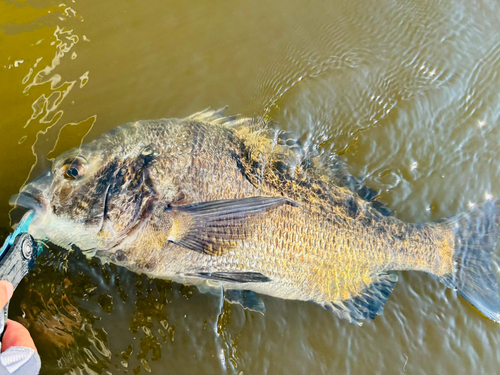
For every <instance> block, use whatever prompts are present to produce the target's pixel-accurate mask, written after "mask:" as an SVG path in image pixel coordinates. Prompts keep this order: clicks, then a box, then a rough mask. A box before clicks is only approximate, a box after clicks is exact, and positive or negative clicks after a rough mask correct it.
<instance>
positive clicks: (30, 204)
mask: <svg viewBox="0 0 500 375" xmlns="http://www.w3.org/2000/svg"><path fill="white" fill-rule="evenodd" d="M9 204H10V205H11V206H17V207H23V208H27V209H28V210H33V211H35V212H41V211H43V209H44V208H45V207H46V205H47V203H46V200H45V199H44V198H42V197H41V195H37V196H34V195H32V194H30V193H28V192H25V191H22V192H21V193H19V194H15V195H13V196H12V197H10V199H9Z"/></svg>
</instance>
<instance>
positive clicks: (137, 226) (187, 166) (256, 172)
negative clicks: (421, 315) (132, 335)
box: [13, 110, 500, 324]
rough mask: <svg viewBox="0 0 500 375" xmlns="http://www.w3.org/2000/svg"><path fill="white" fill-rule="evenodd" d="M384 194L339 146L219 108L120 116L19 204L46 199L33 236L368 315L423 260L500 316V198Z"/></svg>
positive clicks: (355, 317) (158, 272) (357, 317)
mask: <svg viewBox="0 0 500 375" xmlns="http://www.w3.org/2000/svg"><path fill="white" fill-rule="evenodd" d="M372 199H373V193H372V191H370V190H369V189H368V188H366V187H365V186H363V184H362V183H360V182H359V181H358V180H356V179H355V178H353V177H352V176H350V175H349V174H348V173H347V171H346V169H345V166H344V165H343V164H342V163H341V162H340V161H338V160H337V159H336V158H335V157H334V156H321V155H318V153H315V152H312V151H309V150H307V149H306V148H305V147H302V146H301V145H300V143H299V142H298V141H296V140H295V139H293V138H290V136H289V135H288V133H286V132H280V131H277V130H273V129H272V128H271V127H269V125H268V124H263V123H259V122H258V121H255V120H251V119H246V118H242V119H237V118H234V117H225V116H224V114H223V111H222V110H219V111H202V112H199V113H196V114H194V115H191V116H189V117H187V118H184V119H162V120H149V121H139V122H135V123H129V124H125V125H123V126H121V127H118V128H116V129H114V130H113V131H111V132H109V133H107V134H104V135H102V136H101V137H99V138H97V139H95V140H94V141H92V142H90V143H88V144H85V145H83V146H81V147H79V148H76V149H73V150H70V151H68V152H66V153H64V154H62V155H60V156H59V157H58V158H57V159H56V160H55V161H54V163H53V166H52V168H51V170H49V171H47V172H46V173H45V174H43V175H41V176H40V177H39V178H37V179H36V180H34V181H33V182H32V183H30V184H28V185H27V186H25V187H24V188H23V189H22V190H21V193H20V194H19V195H18V196H16V197H15V198H14V199H13V204H18V205H21V206H26V207H28V208H33V209H35V210H36V212H37V215H36V216H35V218H34V220H33V222H32V225H31V226H30V231H31V234H32V235H33V236H34V237H35V238H37V239H39V240H42V241H49V242H52V243H54V244H56V245H59V246H61V247H64V248H68V249H69V248H71V247H72V246H77V247H78V248H80V249H82V250H83V251H86V252H87V253H88V254H90V255H96V256H98V257H100V258H101V259H103V260H105V261H110V262H113V263H115V264H118V265H121V266H124V267H127V268H129V269H131V270H133V271H135V272H138V273H146V274H148V275H150V276H152V277H157V278H166V279H170V280H174V281H177V282H181V283H186V284H199V283H201V282H203V281H206V280H208V281H210V282H212V283H216V284H217V285H222V286H223V288H224V289H225V290H229V291H234V290H245V291H253V292H257V293H262V294H266V295H270V296H274V297H278V298H283V299H295V300H303V301H314V302H316V303H318V304H320V305H322V306H324V307H326V308H328V309H330V310H332V311H334V312H335V313H336V314H337V315H338V316H339V317H341V318H342V319H345V320H347V321H349V322H352V323H358V324H360V323H361V322H362V321H363V320H365V319H367V318H373V317H375V316H376V315H377V314H380V313H381V311H382V308H383V305H384V303H385V301H386V299H387V297H388V296H389V294H390V293H391V291H392V289H393V288H394V285H395V283H396V281H397V277H396V275H394V274H392V273H391V271H402V270H404V271H410V270H415V271H424V272H427V273H429V274H431V275H433V276H435V277H437V278H439V279H440V280H441V281H442V282H443V283H445V285H447V286H448V287H451V288H453V289H456V290H458V292H459V294H461V295H462V296H463V297H464V298H465V299H467V300H468V301H469V302H470V303H472V304H473V305H474V306H476V307H477V308H478V309H479V310H480V311H481V312H482V313H483V314H484V315H486V316H487V317H489V318H490V319H492V320H495V321H499V320H500V318H499V316H500V315H499V312H500V299H499V297H498V284H497V282H496V279H494V276H493V274H492V272H491V266H490V257H491V252H492V251H493V249H494V248H495V246H496V239H497V232H498V223H497V201H493V200H492V201H489V202H486V203H485V204H484V205H483V206H481V207H478V208H476V209H475V210H473V211H471V212H469V213H466V214H462V215H457V216H456V217H452V218H449V219H445V220H442V221H440V222H433V223H426V224H412V223H406V222H403V221H401V220H399V219H397V218H396V217H394V216H392V215H389V210H388V209H387V208H386V207H385V206H384V205H382V204H381V203H379V202H378V201H376V200H372ZM370 200H371V201H370ZM478 274H481V276H478ZM484 286H487V287H488V290H484V288H483V287H484ZM243 304H245V301H244V300H243ZM254 305H255V303H254Z"/></svg>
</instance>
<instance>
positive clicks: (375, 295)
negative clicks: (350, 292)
mask: <svg viewBox="0 0 500 375" xmlns="http://www.w3.org/2000/svg"><path fill="white" fill-rule="evenodd" d="M397 281H398V277H397V276H396V275H394V274H389V273H383V274H379V275H378V276H377V280H375V281H374V282H372V283H371V284H369V285H368V286H367V288H366V289H365V290H364V291H363V292H362V293H361V294H359V295H358V296H353V297H352V298H350V299H347V300H344V301H340V302H332V303H331V304H327V305H325V307H326V308H327V309H329V310H332V311H333V312H334V313H336V314H337V315H338V316H339V317H340V318H341V319H344V320H347V321H348V322H349V323H356V324H358V325H362V324H363V320H366V319H374V318H375V316H377V315H380V314H381V313H382V311H383V309H384V304H385V302H386V301H387V298H388V297H389V295H390V294H391V292H392V290H393V289H394V286H395V285H396V282H397Z"/></svg>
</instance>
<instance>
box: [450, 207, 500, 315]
mask: <svg viewBox="0 0 500 375" xmlns="http://www.w3.org/2000/svg"><path fill="white" fill-rule="evenodd" d="M499 206H500V201H498V200H489V201H487V202H486V203H484V204H483V205H481V206H478V207H476V208H474V209H472V210H471V211H469V212H467V213H463V214H459V215H456V216H453V217H451V218H449V219H446V224H447V225H450V227H451V228H453V230H454V231H455V248H454V253H453V263H454V267H453V268H454V270H453V272H452V274H449V275H446V276H444V277H441V281H442V282H443V283H444V284H445V285H446V286H448V287H449V288H452V289H454V290H456V292H457V293H458V294H459V295H460V296H461V297H463V298H464V299H465V300H466V301H467V302H469V303H470V304H471V305H472V306H474V307H475V308H476V309H478V310H479V311H480V312H481V313H482V314H483V315H484V316H486V317H487V318H489V319H491V320H493V321H494V322H496V323H500V297H499V295H498V291H499V289H498V281H497V278H496V277H495V274H494V272H493V267H492V260H493V259H492V258H493V253H494V251H495V248H496V246H497V241H498V234H499V227H498V226H499V220H500V217H499V216H500V215H499Z"/></svg>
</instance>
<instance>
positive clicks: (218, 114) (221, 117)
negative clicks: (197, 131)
mask: <svg viewBox="0 0 500 375" xmlns="http://www.w3.org/2000/svg"><path fill="white" fill-rule="evenodd" d="M226 109H227V106H225V107H222V108H219V109H211V108H210V107H209V108H207V109H204V110H203V111H200V112H196V113H193V114H192V115H190V116H188V117H186V119H188V120H196V121H200V122H209V123H212V124H221V125H225V126H228V127H234V126H238V125H241V124H243V123H247V122H249V121H251V119H249V118H245V117H241V118H240V117H239V116H238V115H233V116H226V115H225V114H224V112H225V111H226Z"/></svg>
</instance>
